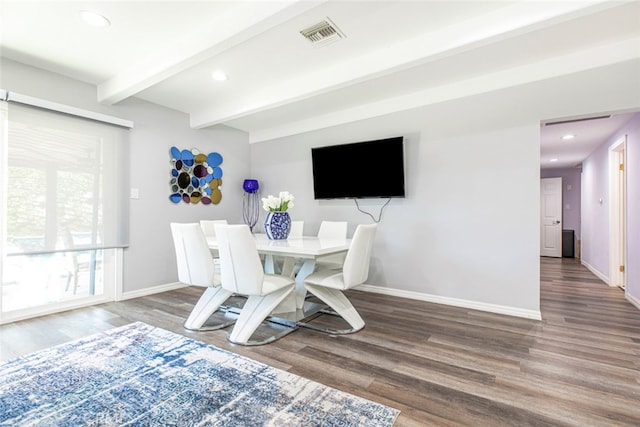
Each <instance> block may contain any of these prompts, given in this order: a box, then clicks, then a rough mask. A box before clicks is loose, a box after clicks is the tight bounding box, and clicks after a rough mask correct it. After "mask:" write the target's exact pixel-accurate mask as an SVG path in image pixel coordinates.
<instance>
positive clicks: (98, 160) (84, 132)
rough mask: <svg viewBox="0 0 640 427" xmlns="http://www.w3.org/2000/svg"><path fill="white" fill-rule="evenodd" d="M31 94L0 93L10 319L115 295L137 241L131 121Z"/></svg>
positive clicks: (1, 199) (3, 317)
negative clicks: (132, 220) (132, 237)
mask: <svg viewBox="0 0 640 427" xmlns="http://www.w3.org/2000/svg"><path fill="white" fill-rule="evenodd" d="M2 92H3V91H0V95H2ZM5 95H10V94H6V93H5ZM8 98H9V100H10V101H14V100H12V99H11V97H10V96H8ZM22 99H23V101H24V100H26V101H29V102H31V101H34V102H36V104H35V105H34V104H31V105H24V104H23V103H20V102H19V101H17V100H15V101H16V102H6V101H3V100H0V324H2V323H6V322H8V321H14V320H19V319H23V318H28V317H33V316H37V315H39V314H45V313H52V312H56V311H62V310H67V309H70V308H75V307H81V306H85V305H90V304H97V303H101V302H106V301H111V300H112V299H113V295H114V292H115V287H116V283H117V282H118V277H120V275H121V270H120V268H121V261H118V260H121V256H122V248H124V247H126V246H128V241H129V226H128V218H129V209H128V206H129V199H128V192H129V176H128V174H129V156H128V135H129V127H128V126H127V124H126V123H125V124H124V125H120V124H113V122H112V123H106V122H103V121H101V120H102V119H103V118H105V117H106V118H107V120H108V119H109V116H104V115H99V114H93V113H92V112H88V111H84V110H79V109H77V108H73V107H68V106H63V105H59V104H54V103H50V102H47V101H42V102H41V103H40V104H38V102H40V100H35V99H34V98H29V97H22ZM38 105H39V106H38ZM51 108H53V109H54V110H56V111H53V110H52V109H51ZM88 117H93V118H88ZM96 117H97V119H96ZM114 119H116V120H115V122H116V123H120V122H122V121H119V120H120V119H117V118H114ZM124 122H126V121H124ZM128 123H130V122H128Z"/></svg>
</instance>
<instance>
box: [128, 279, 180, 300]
mask: <svg viewBox="0 0 640 427" xmlns="http://www.w3.org/2000/svg"><path fill="white" fill-rule="evenodd" d="M187 286H189V285H185V284H184V283H180V282H174V283H167V284H166V285H158V286H152V287H150V288H144V289H136V290H135V291H129V292H123V293H122V295H119V297H117V298H116V301H124V300H127V299H132V298H139V297H144V296H147V295H153V294H159V293H160V292H167V291H172V290H174V289H180V288H186V287H187Z"/></svg>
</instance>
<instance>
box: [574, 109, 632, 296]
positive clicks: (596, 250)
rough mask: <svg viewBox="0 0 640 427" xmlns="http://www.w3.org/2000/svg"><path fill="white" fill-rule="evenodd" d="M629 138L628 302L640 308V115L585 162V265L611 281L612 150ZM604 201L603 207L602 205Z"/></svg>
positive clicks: (626, 267) (583, 214)
mask: <svg viewBox="0 0 640 427" xmlns="http://www.w3.org/2000/svg"><path fill="white" fill-rule="evenodd" d="M625 135H626V137H627V161H626V165H625V168H626V171H627V213H626V219H627V265H626V266H625V270H626V274H627V289H626V295H627V298H628V299H630V300H631V301H633V302H634V304H636V305H638V306H639V307H640V263H638V259H639V257H640V241H639V240H638V238H637V236H638V231H639V230H640V198H639V197H638V194H639V189H638V187H639V186H640V184H639V180H638V177H639V176H640V113H639V114H636V115H634V116H633V117H632V119H631V120H630V121H629V122H628V123H626V124H625V125H624V126H622V127H621V128H620V129H618V130H617V131H616V132H615V133H614V134H613V135H611V137H610V138H609V139H607V140H606V141H604V142H603V143H602V145H600V146H599V147H598V148H597V149H596V150H594V152H593V153H591V155H590V156H589V157H588V158H587V159H586V160H585V161H584V168H583V177H582V188H583V206H582V218H583V224H584V226H583V229H584V232H583V235H584V243H583V256H582V261H583V263H585V264H586V265H587V266H589V268H590V269H591V270H592V271H594V273H596V274H597V275H599V276H600V277H601V278H602V279H603V280H605V281H609V278H610V277H611V272H610V265H609V237H610V236H609V202H610V194H609V148H610V147H611V146H612V145H613V144H615V143H616V142H618V141H619V140H620V139H621V138H624V137H625ZM600 200H602V203H600Z"/></svg>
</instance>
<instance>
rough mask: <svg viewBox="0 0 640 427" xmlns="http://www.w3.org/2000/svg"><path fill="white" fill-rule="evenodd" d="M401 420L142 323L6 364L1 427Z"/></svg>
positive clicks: (0, 382)
mask: <svg viewBox="0 0 640 427" xmlns="http://www.w3.org/2000/svg"><path fill="white" fill-rule="evenodd" d="M398 414H399V411H398V410H396V409H393V408H389V407H387V406H384V405H380V404H378V403H375V402H371V401H369V400H366V399H362V398H360V397H357V396H354V395H351V394H348V393H345V392H342V391H339V390H336V389H333V388H330V387H326V386H323V385H321V384H319V383H316V382H313V381H309V380H307V379H304V378H301V377H299V376H296V375H293V374H290V373H288V372H285V371H282V370H279V369H275V368H272V367H270V366H267V365H264V364H262V363H258V362H256V361H253V360H251V359H247V358H245V357H242V356H238V355H236V354H234V353H231V352H228V351H225V350H222V349H219V348H216V347H213V346H210V345H207V344H204V343H201V342H199V341H195V340H192V339H189V338H186V337H184V336H181V335H178V334H174V333H172V332H169V331H165V330H163V329H160V328H155V327H153V326H149V325H147V324H145V323H141V322H137V323H132V324H130V325H127V326H123V327H120V328H116V329H112V330H109V331H107V332H104V333H101V334H96V335H93V336H90V337H87V338H83V339H80V340H77V341H74V342H71V343H67V344H63V345H60V346H57V347H53V348H50V349H46V350H43V351H39V352H36V353H33V354H31V355H28V356H24V357H20V358H17V359H14V360H11V361H9V362H6V363H4V364H1V365H0V426H21V427H22V426H73V427H79V426H225V427H228V426H368V427H371V426H391V425H393V423H394V421H395V419H396V417H397V416H398Z"/></svg>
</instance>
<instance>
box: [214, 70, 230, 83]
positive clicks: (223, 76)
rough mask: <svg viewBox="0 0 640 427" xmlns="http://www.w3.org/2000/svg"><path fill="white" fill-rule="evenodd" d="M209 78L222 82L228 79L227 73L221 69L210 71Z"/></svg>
mask: <svg viewBox="0 0 640 427" xmlns="http://www.w3.org/2000/svg"><path fill="white" fill-rule="evenodd" d="M211 78H212V79H213V80H215V81H218V82H223V81H225V80H227V79H228V77H227V75H226V74H225V73H224V72H223V71H219V70H218V71H214V72H212V73H211Z"/></svg>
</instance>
